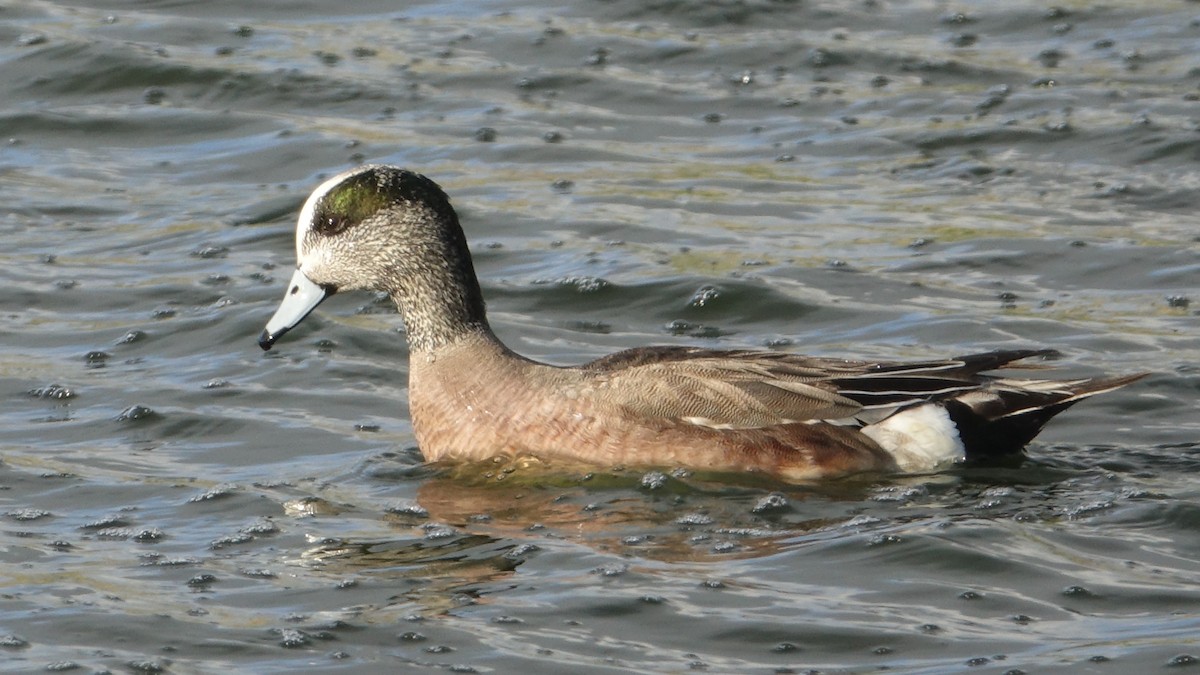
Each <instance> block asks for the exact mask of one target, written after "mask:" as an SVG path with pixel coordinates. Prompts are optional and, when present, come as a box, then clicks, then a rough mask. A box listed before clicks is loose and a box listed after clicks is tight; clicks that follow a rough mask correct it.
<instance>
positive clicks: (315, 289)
mask: <svg viewBox="0 0 1200 675" xmlns="http://www.w3.org/2000/svg"><path fill="white" fill-rule="evenodd" d="M330 295H333V288H332V287H329V286H321V285H319V284H315V283H313V282H312V281H311V280H310V279H309V278H308V277H306V276H304V273H303V272H301V271H300V270H296V273H295V274H293V275H292V280H291V281H289V282H288V290H287V294H286V295H284V296H283V302H281V303H280V304H279V309H277V310H275V316H272V317H271V320H270V321H268V322H267V328H266V330H264V331H263V332H262V335H260V336H259V337H258V346H259V347H262V348H263V351H266V350H268V349H270V348H271V346H272V345H274V344H275V341H276V340H278V339H279V338H281V337H283V334H284V333H286V332H288V331H289V330H291V329H293V328H295V327H296V325H297V324H299V323H300V322H301V321H303V320H304V317H306V316H308V315H309V314H310V313H311V312H312V311H313V310H314V309H316V308H317V305H319V304H321V302H322V301H323V300H324V299H325V298H327V297H329V296H330Z"/></svg>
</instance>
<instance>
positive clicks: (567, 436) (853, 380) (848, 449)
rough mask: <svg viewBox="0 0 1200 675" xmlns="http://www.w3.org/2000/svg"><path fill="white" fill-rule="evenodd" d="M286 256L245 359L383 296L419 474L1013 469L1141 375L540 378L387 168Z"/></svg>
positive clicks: (693, 353)
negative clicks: (1055, 424)
mask: <svg viewBox="0 0 1200 675" xmlns="http://www.w3.org/2000/svg"><path fill="white" fill-rule="evenodd" d="M296 256H297V265H296V271H295V273H294V274H293V275H292V278H291V281H290V282H289V283H288V287H287V291H286V294H285V295H284V299H283V302H282V304H281V305H280V306H279V309H278V310H277V311H276V312H275V315H274V316H273V317H272V318H271V319H270V321H269V322H268V323H267V326H266V330H264V331H263V333H262V335H261V337H260V338H259V340H258V343H259V345H260V346H261V347H262V348H263V349H264V350H266V349H270V348H271V346H272V345H273V344H275V342H276V341H277V340H278V339H279V338H280V337H281V336H283V334H284V333H286V332H287V331H288V330H290V329H292V328H293V327H295V326H296V325H297V324H298V323H300V321H302V320H303V319H304V318H305V317H306V316H308V314H309V313H310V312H312V311H313V309H315V308H316V307H317V305H319V304H320V303H321V301H323V300H324V299H325V298H327V297H329V296H330V295H331V294H333V293H335V292H341V291H352V290H372V291H384V292H387V293H388V294H389V295H390V296H391V298H392V300H393V301H395V303H396V306H397V307H398V308H399V310H400V314H401V315H402V317H403V320H404V325H405V329H406V332H407V337H408V345H409V352H410V370H409V404H410V408H411V413H412V425H413V431H414V433H415V435H416V438H417V444H418V446H419V447H420V449H421V452H422V454H423V455H424V457H425V458H426V459H427V460H429V461H445V460H480V459H486V458H489V457H493V456H497V455H507V456H515V455H525V454H530V455H534V456H538V457H541V458H543V459H546V460H555V459H570V460H573V461H577V462H585V463H588V464H595V465H601V466H618V465H623V466H645V467H650V466H658V467H686V468H691V469H701V470H713V471H735V472H737V471H759V472H768V473H771V474H775V475H777V476H779V477H781V478H784V479H788V480H795V481H806V480H812V479H819V478H825V477H831V476H841V475H846V474H853V473H858V472H926V471H932V470H936V469H937V468H939V467H941V466H944V465H946V464H950V463H953V462H959V461H964V460H966V461H969V460H977V459H986V458H996V457H1004V456H1013V455H1017V454H1019V453H1020V452H1021V451H1022V449H1023V448H1024V446H1025V445H1026V444H1027V443H1028V442H1029V441H1030V440H1031V439H1032V438H1033V437H1034V436H1035V435H1037V433H1038V432H1039V431H1040V430H1041V428H1042V426H1043V425H1044V424H1045V423H1046V422H1047V421H1048V420H1049V419H1050V418H1051V417H1053V416H1054V415H1056V414H1058V413H1060V412H1062V411H1063V410H1065V409H1067V408H1068V407H1070V406H1071V405H1073V404H1075V403H1076V402H1078V401H1080V400H1082V399H1085V398H1087V397H1089V396H1093V395H1095V394H1099V393H1102V392H1106V391H1110V390H1112V389H1115V388H1117V387H1120V386H1122V385H1125V384H1128V383H1130V382H1133V381H1134V380H1137V379H1138V378H1140V377H1142V376H1143V375H1144V374H1136V375H1128V376H1121V377H1111V378H1098V379H1076V380H1062V381H1051V380H1043V379H1012V378H1007V377H1000V376H996V375H987V374H985V373H986V371H992V370H996V369H999V368H1003V367H1005V366H1008V365H1009V364H1013V363H1014V362H1017V361H1020V360H1021V359H1028V358H1032V357H1039V356H1046V355H1049V354H1051V353H1052V352H1050V351H1048V350H1008V351H993V352H988V353H983V354H972V355H969V356H961V357H955V358H950V359H945V360H934V361H920V362H911V363H904V362H883V361H855V360H842V359H832V358H813V357H806V356H799V355H793V354H786V353H780V352H766V351H754V350H740V349H735V350H717V349H701V348H695V347H678V346H671V347H642V348H635V349H629V350H625V351H622V352H618V353H616V354H612V355H610V356H606V357H603V358H600V359H597V360H595V361H592V362H590V363H586V364H584V365H581V366H575V367H559V366H553V365H548V364H544V363H539V362H537V361H533V360H530V359H527V358H525V357H523V356H521V355H519V354H517V353H515V352H513V351H512V350H511V349H509V348H508V347H506V346H505V345H504V344H503V343H501V342H500V340H499V339H498V338H497V337H496V336H495V334H494V333H493V332H492V329H491V328H490V327H489V325H488V320H487V314H486V312H485V311H484V302H483V295H482V292H481V291H480V288H479V281H478V280H477V278H476V276H475V269H474V266H473V264H472V262H471V254H470V252H469V250H468V248H467V241H466V237H465V235H464V234H463V231H462V228H461V227H460V226H459V223H458V216H457V214H456V213H455V211H454V209H453V208H452V207H451V205H450V200H449V198H448V197H447V196H446V193H445V192H443V191H442V189H441V188H440V187H438V185H437V184H436V183H434V182H433V181H432V180H430V179H429V178H426V177H425V176H423V175H421V174H419V173H414V172H412V171H407V170H404V169H401V168H398V167H394V166H386V165H367V166H361V167H359V168H355V169H352V170H350V171H347V172H345V173H342V174H340V175H337V176H334V177H333V178H330V179H329V180H326V181H325V182H323V183H321V185H320V186H318V187H317V188H316V190H314V191H313V193H312V195H311V196H310V197H309V198H308V200H307V201H306V202H305V203H304V207H303V209H302V210H301V211H300V217H299V221H298V223H297V226H296Z"/></svg>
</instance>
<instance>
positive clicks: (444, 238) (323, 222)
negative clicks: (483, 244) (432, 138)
mask: <svg viewBox="0 0 1200 675" xmlns="http://www.w3.org/2000/svg"><path fill="white" fill-rule="evenodd" d="M359 289H366V290H379V291H386V292H387V293H388V294H389V295H390V296H391V297H392V299H393V300H395V301H396V304H397V306H398V307H399V308H400V311H401V314H403V315H404V318H405V324H406V326H407V327H408V331H409V339H410V343H411V342H412V341H413V339H414V337H415V338H417V339H423V338H424V337H428V336H426V333H429V332H430V330H434V329H436V330H440V331H442V332H445V328H446V327H440V328H439V327H438V326H436V325H433V324H436V323H437V322H438V321H442V320H450V321H451V323H454V322H467V323H476V324H484V323H485V320H484V319H483V300H482V298H481V297H480V294H479V284H478V281H476V279H475V272H474V269H473V267H472V265H471V259H470V253H469V252H468V251H467V245H466V239H465V237H464V236H463V233H462V228H461V227H459V224H458V216H457V215H456V214H455V213H454V209H453V207H451V206H450V200H449V198H448V197H446V194H445V192H443V191H442V189H441V188H440V187H438V185H437V184H436V183H434V182H433V181H432V180H430V179H428V178H426V177H425V176H422V175H421V174H418V173H415V172H412V171H407V170H405V169H401V168H398V167H393V166H386V165H366V166H361V167H358V168H356V169H351V170H350V171H346V172H345V173H341V174H339V175H337V176H334V177H333V178H330V179H329V180H327V181H325V182H324V183H321V184H320V185H319V186H317V188H316V189H315V190H313V193H312V195H311V196H309V198H308V200H307V201H306V202H305V203H304V208H303V209H301V211H300V217H299V219H298V220H297V223H296V272H295V273H294V274H293V275H292V279H291V281H290V282H288V290H287V292H286V294H285V295H284V298H283V302H282V303H281V304H280V305H279V309H278V310H277V311H276V312H275V315H274V316H272V317H271V320H270V321H268V322H267V327H266V330H264V331H263V333H262V335H261V336H260V337H259V340H258V344H259V346H261V347H262V348H263V349H270V348H271V346H272V345H273V344H274V343H275V341H276V340H278V339H279V338H280V337H281V336H282V335H283V334H284V333H286V332H287V331H289V330H291V329H292V328H294V327H295V326H296V325H297V324H299V323H300V322H301V321H302V320H304V318H305V317H306V316H308V314H309V313H310V312H312V311H313V310H314V309H316V307H317V305H319V304H321V302H322V301H323V300H325V298H327V297H329V296H330V295H332V294H333V293H335V292H337V291H347V290H359ZM431 314H432V315H435V316H430V315H431ZM431 321H432V323H431ZM443 322H444V321H443ZM423 328H428V329H429V330H422V329H423ZM435 332H436V331H435ZM434 337H435V338H436V337H437V336H434Z"/></svg>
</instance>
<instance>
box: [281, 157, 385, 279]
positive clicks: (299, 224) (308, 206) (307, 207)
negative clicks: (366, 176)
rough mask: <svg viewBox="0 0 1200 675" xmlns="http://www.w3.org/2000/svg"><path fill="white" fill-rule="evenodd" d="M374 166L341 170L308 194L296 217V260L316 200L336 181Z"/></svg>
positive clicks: (335, 184)
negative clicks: (298, 215)
mask: <svg viewBox="0 0 1200 675" xmlns="http://www.w3.org/2000/svg"><path fill="white" fill-rule="evenodd" d="M375 166H377V165H375V164H364V165H363V166H360V167H357V168H354V169H350V170H349V171H343V172H341V173H339V174H338V175H336V176H334V177H333V178H330V179H328V180H326V181H325V182H324V183H321V184H320V185H318V186H317V189H315V190H313V191H312V194H311V195H309V196H308V200H307V201H306V202H304V208H302V209H300V217H299V218H297V219H296V259H297V260H299V258H300V256H301V252H300V244H301V243H302V242H303V241H304V235H305V234H307V233H308V229H309V228H310V227H312V221H313V213H314V212H315V211H316V209H317V202H319V201H320V200H321V198H322V197H324V196H325V195H327V194H329V191H330V190H332V189H333V188H334V187H335V186H337V184H338V183H341V182H342V181H344V180H346V179H347V178H349V177H351V176H354V175H357V174H360V173H362V172H364V171H367V170H370V169H373V168H375Z"/></svg>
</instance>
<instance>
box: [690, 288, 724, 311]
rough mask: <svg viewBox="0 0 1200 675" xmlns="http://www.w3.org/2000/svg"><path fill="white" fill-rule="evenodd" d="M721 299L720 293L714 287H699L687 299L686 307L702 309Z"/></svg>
mask: <svg viewBox="0 0 1200 675" xmlns="http://www.w3.org/2000/svg"><path fill="white" fill-rule="evenodd" d="M720 297H721V291H720V289H718V288H717V287H716V286H707V285H706V286H701V287H700V288H698V289H696V292H695V293H692V297H691V298H689V299H688V303H687V304H688V307H704V306H706V305H710V304H712V303H714V302H716V300H717V298H720Z"/></svg>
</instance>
